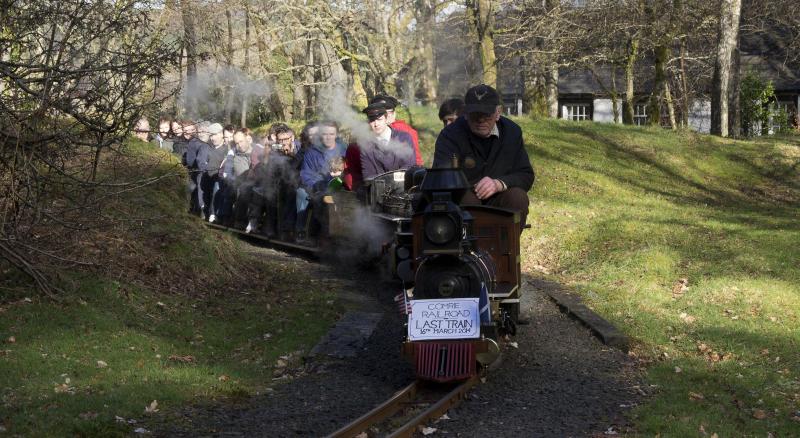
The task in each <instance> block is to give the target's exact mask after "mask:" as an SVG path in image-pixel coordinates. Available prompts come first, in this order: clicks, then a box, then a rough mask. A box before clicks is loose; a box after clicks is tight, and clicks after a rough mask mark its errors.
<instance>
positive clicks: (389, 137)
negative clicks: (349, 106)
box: [358, 102, 416, 180]
mask: <svg viewBox="0 0 800 438" xmlns="http://www.w3.org/2000/svg"><path fill="white" fill-rule="evenodd" d="M362 112H363V113H364V114H366V115H367V120H368V121H369V127H370V129H371V130H372V134H373V137H372V138H370V139H360V140H359V143H358V148H359V151H360V153H359V156H360V159H361V174H362V176H363V178H364V179H365V180H368V179H370V178H373V177H374V176H376V175H379V174H381V173H385V172H389V171H392V170H398V169H407V168H409V167H411V166H413V165H414V164H415V163H416V160H415V156H414V147H413V146H412V143H411V142H412V140H411V136H410V135H409V134H408V133H407V132H402V131H398V130H395V129H392V128H390V127H389V123H388V119H387V110H386V107H385V106H384V104H383V103H380V102H375V103H372V104H370V105H369V106H367V107H366V108H364V109H363V110H362Z"/></svg>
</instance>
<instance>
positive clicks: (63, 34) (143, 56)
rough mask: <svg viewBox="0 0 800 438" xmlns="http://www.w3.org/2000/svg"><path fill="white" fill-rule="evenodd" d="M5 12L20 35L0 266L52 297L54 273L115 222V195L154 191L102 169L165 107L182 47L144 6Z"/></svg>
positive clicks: (0, 175) (45, 4) (6, 59)
mask: <svg viewBox="0 0 800 438" xmlns="http://www.w3.org/2000/svg"><path fill="white" fill-rule="evenodd" d="M0 6H2V10H3V11H4V12H3V14H2V27H3V29H4V33H6V34H8V35H14V36H15V38H13V39H10V38H0V53H3V54H4V55H3V57H2V58H0V84H2V85H1V86H0V90H1V91H0V191H2V193H3V195H2V197H1V198H0V215H2V218H3V220H2V227H1V228H0V256H2V257H3V258H5V259H6V260H7V261H9V262H10V263H11V264H12V265H13V266H15V267H16V268H18V269H20V270H22V271H23V272H25V273H27V274H28V275H29V276H31V277H32V278H33V279H34V280H35V281H36V283H37V285H38V286H39V287H40V289H41V290H42V291H44V292H45V293H48V294H50V295H53V294H54V291H55V290H56V289H57V285H54V284H53V283H51V282H50V280H49V279H48V275H47V274H48V273H49V272H52V271H53V270H54V269H56V268H58V267H63V266H69V265H75V264H81V263H86V262H85V260H82V259H81V255H80V254H75V253H73V252H71V251H70V248H71V241H72V240H73V238H74V237H75V236H79V235H81V234H82V233H86V232H87V231H89V230H93V229H96V228H97V227H102V226H106V225H108V224H109V223H110V222H112V221H113V220H115V219H114V218H113V216H111V215H109V214H108V213H107V212H105V210H104V206H105V205H106V203H107V202H108V200H109V199H110V198H111V197H113V195H114V193H117V192H119V191H127V190H131V189H133V188H135V187H137V186H140V185H142V184H148V183H152V181H147V180H145V181H142V180H140V179H133V180H120V179H118V178H109V177H108V176H106V175H103V174H100V173H99V172H98V169H99V164H100V162H101V160H103V159H104V158H106V157H108V159H109V160H110V159H112V158H113V157H114V156H116V155H119V154H120V153H121V149H120V147H119V145H120V141H121V140H122V139H123V138H124V137H125V136H126V135H127V134H128V132H129V130H130V129H131V127H132V126H133V122H134V121H135V120H136V119H137V118H138V117H139V116H141V115H142V114H143V113H146V112H148V111H153V110H154V109H155V108H156V107H157V106H158V105H159V104H160V102H154V101H152V100H151V99H152V96H153V92H152V84H153V83H154V81H155V79H156V78H157V77H159V74H160V72H161V71H162V69H169V68H171V67H172V62H173V60H175V59H176V56H175V55H176V47H174V46H171V45H167V44H165V43H164V42H163V40H162V39H161V37H162V33H161V32H160V31H158V30H157V29H156V28H155V27H154V24H155V22H154V20H152V17H151V16H150V13H151V11H152V10H151V9H149V8H148V7H147V5H146V3H145V2H142V1H140V0H135V1H134V0H130V1H125V0H115V1H113V2H111V1H94V2H84V1H59V2H53V1H45V0H36V1H28V2H20V1H13V0H2V1H1V2H0ZM5 54H8V55H5Z"/></svg>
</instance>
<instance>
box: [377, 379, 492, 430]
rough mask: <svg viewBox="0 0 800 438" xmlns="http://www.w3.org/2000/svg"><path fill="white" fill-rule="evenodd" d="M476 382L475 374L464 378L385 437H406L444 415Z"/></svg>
mask: <svg viewBox="0 0 800 438" xmlns="http://www.w3.org/2000/svg"><path fill="white" fill-rule="evenodd" d="M476 383H478V377H477V376H473V377H472V378H470V379H469V380H465V381H464V382H463V383H461V384H460V385H458V386H457V387H455V388H454V389H453V390H452V391H450V392H449V393H447V395H445V396H444V397H442V398H441V399H439V401H438V402H436V403H434V404H433V405H431V406H430V407H429V408H428V409H426V410H424V411H422V412H420V413H419V414H418V415H417V416H416V417H414V418H412V419H411V421H409V422H407V423H406V424H405V425H403V426H402V427H400V428H399V429H397V430H396V431H394V432H392V433H391V434H389V435H388V436H387V437H388V438H407V437H411V436H413V435H414V432H415V431H416V430H417V426H419V425H421V424H425V422H427V421H428V420H432V419H436V418H439V417H441V416H442V415H444V414H445V413H446V412H447V410H448V409H450V408H452V407H453V406H455V405H456V404H458V402H460V401H461V400H462V399H463V398H464V396H465V395H466V393H467V391H469V390H470V388H472V387H473V386H475V384H476Z"/></svg>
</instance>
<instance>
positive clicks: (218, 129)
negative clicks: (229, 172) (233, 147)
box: [200, 123, 229, 222]
mask: <svg viewBox="0 0 800 438" xmlns="http://www.w3.org/2000/svg"><path fill="white" fill-rule="evenodd" d="M208 132H209V134H210V137H209V141H210V142H211V146H212V148H213V149H211V150H210V151H209V153H208V161H207V162H206V171H205V172H204V173H202V174H201V178H200V182H201V185H202V189H203V204H204V205H205V206H206V211H207V212H208V221H209V222H216V221H217V218H219V219H220V220H222V219H223V218H224V214H223V209H222V201H223V198H224V195H223V193H224V186H225V181H224V179H223V178H222V177H221V175H220V174H221V172H220V169H221V168H222V162H223V161H225V157H226V156H227V155H228V151H229V149H228V145H227V144H225V137H224V135H223V129H222V125H220V124H219V123H212V124H211V125H210V126H209V127H208Z"/></svg>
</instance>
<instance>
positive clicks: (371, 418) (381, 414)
mask: <svg viewBox="0 0 800 438" xmlns="http://www.w3.org/2000/svg"><path fill="white" fill-rule="evenodd" d="M418 388H419V386H418V382H416V381H415V382H414V383H412V384H410V385H408V386H406V387H405V388H403V389H401V390H400V391H398V392H397V393H395V394H394V395H393V396H392V397H391V398H390V399H389V400H386V401H385V402H383V403H382V404H380V405H379V406H377V407H376V408H375V409H373V410H371V411H369V412H367V413H366V414H364V415H362V416H361V417H359V418H357V419H356V420H355V421H353V422H351V423H349V424H347V425H345V426H344V427H342V428H341V429H339V430H337V431H336V432H334V433H332V434H330V435H328V438H352V437H354V436H356V435H358V434H360V433H361V432H364V431H365V430H367V429H368V428H369V427H370V426H372V425H373V424H375V423H379V422H380V421H382V420H384V419H386V418H388V417H390V416H392V415H394V414H395V413H396V412H397V411H398V410H400V408H401V407H402V405H403V403H407V402H409V401H411V400H413V399H414V397H416V395H417V389H418Z"/></svg>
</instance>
